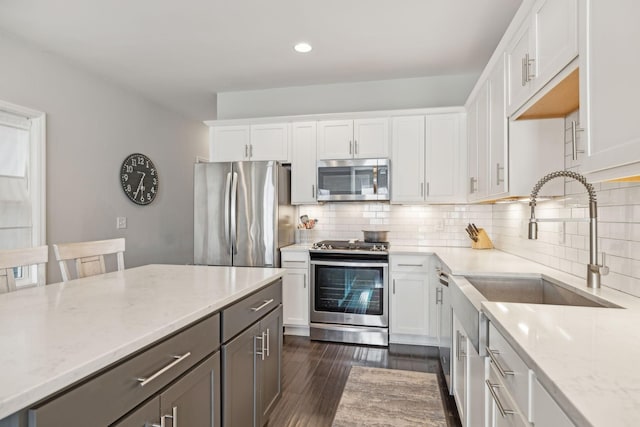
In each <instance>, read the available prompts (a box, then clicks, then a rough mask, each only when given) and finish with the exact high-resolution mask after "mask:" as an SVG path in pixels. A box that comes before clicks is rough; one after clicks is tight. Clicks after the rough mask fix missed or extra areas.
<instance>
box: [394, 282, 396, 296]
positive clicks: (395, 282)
mask: <svg viewBox="0 0 640 427" xmlns="http://www.w3.org/2000/svg"><path fill="white" fill-rule="evenodd" d="M393 294H394V295H395V294H396V279H393Z"/></svg>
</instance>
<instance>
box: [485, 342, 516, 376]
mask: <svg viewBox="0 0 640 427" xmlns="http://www.w3.org/2000/svg"><path fill="white" fill-rule="evenodd" d="M487 353H489V358H490V359H491V361H492V362H493V364H494V366H495V367H496V369H497V370H498V372H500V375H502V376H503V377H506V376H507V375H514V372H513V371H511V370H509V369H504V368H503V367H502V366H501V365H500V362H498V359H497V358H496V354H500V352H499V351H498V350H491V349H490V348H489V347H487Z"/></svg>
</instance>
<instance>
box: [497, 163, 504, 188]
mask: <svg viewBox="0 0 640 427" xmlns="http://www.w3.org/2000/svg"><path fill="white" fill-rule="evenodd" d="M501 170H502V171H504V167H501V166H500V163H496V185H500V184H502V183H503V182H504V178H502V179H501V178H500V171H501Z"/></svg>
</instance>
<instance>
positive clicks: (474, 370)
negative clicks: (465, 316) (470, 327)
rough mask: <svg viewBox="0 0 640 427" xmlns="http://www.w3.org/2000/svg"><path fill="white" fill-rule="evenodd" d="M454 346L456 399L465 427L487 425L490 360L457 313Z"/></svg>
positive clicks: (454, 389) (454, 392) (453, 379)
mask: <svg viewBox="0 0 640 427" xmlns="http://www.w3.org/2000/svg"><path fill="white" fill-rule="evenodd" d="M452 345H453V348H452V354H451V366H452V375H453V378H452V384H451V385H452V388H453V398H454V400H455V402H456V407H457V408H458V415H459V416H460V422H461V423H462V425H463V426H464V427H476V426H481V425H483V424H484V419H485V416H484V411H485V409H484V405H485V399H484V392H483V380H484V378H485V371H486V362H485V360H484V357H481V356H480V355H479V354H478V351H477V350H476V349H475V348H474V346H473V344H472V343H471V341H470V340H469V338H468V335H467V333H466V331H465V330H464V327H463V326H462V324H461V323H460V321H459V320H458V318H457V317H456V315H455V313H453V343H452Z"/></svg>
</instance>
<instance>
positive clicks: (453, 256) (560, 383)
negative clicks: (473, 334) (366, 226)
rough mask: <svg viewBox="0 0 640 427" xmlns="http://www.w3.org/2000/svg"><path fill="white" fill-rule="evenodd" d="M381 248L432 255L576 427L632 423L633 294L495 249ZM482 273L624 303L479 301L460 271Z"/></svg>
mask: <svg viewBox="0 0 640 427" xmlns="http://www.w3.org/2000/svg"><path fill="white" fill-rule="evenodd" d="M295 246H298V247H297V248H296V249H297V250H304V248H303V247H300V246H301V245H300V246H299V245H295ZM292 249H293V248H292ZM389 254H390V255H391V256H393V255H437V256H438V258H439V259H440V260H441V261H442V262H443V263H444V264H445V265H446V266H447V267H448V268H449V269H450V270H451V275H452V276H454V277H453V279H454V280H453V282H454V286H458V287H460V289H461V290H462V291H463V293H464V294H465V296H467V297H468V298H469V300H470V301H471V303H472V304H473V305H474V306H475V307H476V308H477V309H479V310H482V311H483V312H484V313H485V314H486V315H487V317H488V318H489V320H490V321H491V322H492V323H493V324H494V325H495V326H496V328H497V329H498V330H499V331H500V332H501V333H502V334H503V335H504V336H505V338H507V341H508V342H509V343H510V344H511V345H512V346H513V347H514V349H515V350H516V352H517V353H518V354H519V355H520V357H522V359H523V360H524V361H525V363H527V365H528V366H529V367H530V368H531V369H532V370H533V371H534V372H535V374H536V378H537V379H538V381H540V383H541V384H542V385H543V386H544V387H545V389H546V390H547V391H548V392H549V393H550V394H551V395H552V396H553V398H554V399H555V400H556V402H557V403H558V404H559V405H560V407H561V408H562V409H563V410H564V411H565V412H566V413H567V414H568V415H569V416H570V417H571V418H572V419H573V420H574V422H575V423H576V426H579V427H582V426H595V427H600V426H602V427H609V426H616V427H618V426H620V427H622V426H638V425H640V369H638V367H637V366H638V363H640V328H638V326H637V325H639V324H640V298H637V297H635V296H632V295H628V294H625V293H622V292H619V291H617V290H615V289H611V288H607V287H602V288H601V289H599V290H592V289H589V288H587V287H586V280H585V279H584V278H579V277H576V276H573V275H570V274H567V273H564V272H561V271H559V270H555V269H552V268H550V267H546V266H543V265H541V264H538V263H535V262H533V261H529V260H527V259H524V258H521V257H518V256H515V255H511V254H508V253H506V252H502V251H499V250H496V249H488V250H475V249H471V248H456V247H423V246H394V245H393V242H392V244H391V248H390V251H389ZM483 274H484V275H492V276H495V275H522V276H532V275H535V276H541V275H542V276H547V277H549V278H551V279H555V280H558V281H561V282H563V283H565V284H567V285H569V286H571V287H574V288H575V289H576V291H577V292H578V293H589V294H593V295H596V296H598V297H600V298H603V299H605V300H608V301H610V302H613V303H615V304H617V305H619V306H621V307H624V308H621V309H617V308H591V307H574V306H553V305H542V304H518V303H498V302H487V301H486V300H485V299H484V298H483V297H482V295H481V294H480V293H479V292H478V291H477V290H476V289H475V288H474V287H473V286H472V285H470V284H469V283H468V282H467V281H466V280H465V279H464V278H463V277H461V276H465V275H483ZM585 275H586V265H585Z"/></svg>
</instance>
